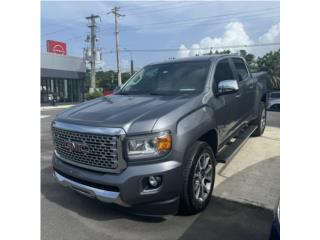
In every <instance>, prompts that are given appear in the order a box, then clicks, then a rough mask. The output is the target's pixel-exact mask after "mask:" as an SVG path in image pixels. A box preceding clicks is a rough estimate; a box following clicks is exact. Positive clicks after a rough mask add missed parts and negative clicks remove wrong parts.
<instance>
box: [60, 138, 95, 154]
mask: <svg viewBox="0 0 320 240" xmlns="http://www.w3.org/2000/svg"><path fill="white" fill-rule="evenodd" d="M63 148H65V149H67V150H69V151H70V152H77V153H88V152H89V146H88V145H87V144H84V143H76V142H71V141H65V142H64V143H63Z"/></svg>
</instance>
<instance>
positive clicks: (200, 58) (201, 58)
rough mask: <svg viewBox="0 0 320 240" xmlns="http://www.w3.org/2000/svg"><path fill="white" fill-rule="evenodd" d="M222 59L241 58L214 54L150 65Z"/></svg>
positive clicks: (234, 55)
mask: <svg viewBox="0 0 320 240" xmlns="http://www.w3.org/2000/svg"><path fill="white" fill-rule="evenodd" d="M221 57H241V56H240V55H237V54H213V55H206V56H195V57H185V58H177V59H170V60H165V61H160V62H153V63H150V64H148V65H155V64H165V63H173V62H196V61H213V60H216V59H219V58H221Z"/></svg>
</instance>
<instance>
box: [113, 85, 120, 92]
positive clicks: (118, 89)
mask: <svg viewBox="0 0 320 240" xmlns="http://www.w3.org/2000/svg"><path fill="white" fill-rule="evenodd" d="M120 88H121V86H116V87H115V88H114V89H113V90H112V93H113V94H117V93H118V92H119V91H120Z"/></svg>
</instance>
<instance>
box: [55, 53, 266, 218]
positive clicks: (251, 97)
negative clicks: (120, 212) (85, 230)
mask: <svg viewBox="0 0 320 240" xmlns="http://www.w3.org/2000/svg"><path fill="white" fill-rule="evenodd" d="M265 125H266V84H265V81H263V80H259V79H257V78H256V77H253V76H252V74H251V73H250V71H249V69H248V66H247V64H246V62H245V60H244V59H243V58H242V57H240V56H238V55H212V56H203V57H193V58H185V59H177V60H170V61H166V62H161V63H154V64H150V65H147V66H145V67H144V68H142V69H141V70H140V71H139V72H137V73H136V74H134V75H133V76H132V77H131V78H130V79H129V80H128V81H127V82H126V83H125V84H124V85H123V86H122V87H121V88H120V89H119V90H118V91H117V92H114V94H113V95H110V96H106V97H101V98H97V99H94V100H91V101H87V102H84V103H81V104H79V105H76V106H75V107H73V108H70V109H68V110H66V111H64V112H62V113H60V114H59V115H57V117H56V119H55V120H54V121H53V122H52V134H53V140H54V148H55V150H54V154H53V160H52V161H53V169H54V177H55V178H56V180H57V181H58V182H59V183H61V184H62V185H64V186H67V187H70V188H72V189H73V190H75V191H77V192H79V193H81V194H84V195H86V196H88V197H92V198H96V199H98V200H100V201H103V202H107V203H115V204H117V205H120V206H123V207H127V208H128V210H129V211H133V212H134V213H137V214H144V215H167V214H173V213H176V212H177V211H179V212H181V213H184V214H194V213H198V212H200V211H202V210H204V209H205V208H206V206H207V205H208V203H209V202H210V200H211V198H212V190H213V186H214V180H215V166H216V164H217V163H219V162H221V163H227V162H228V161H230V159H232V156H233V155H234V154H235V153H236V152H237V150H238V149H239V148H240V147H241V146H242V145H243V143H244V142H245V140H246V139H248V137H249V136H251V135H254V136H260V135H261V134H263V132H264V129H265Z"/></svg>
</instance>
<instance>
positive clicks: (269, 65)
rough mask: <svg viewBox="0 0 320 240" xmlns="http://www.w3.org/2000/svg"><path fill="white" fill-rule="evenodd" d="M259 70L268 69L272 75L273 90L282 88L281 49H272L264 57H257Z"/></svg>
mask: <svg viewBox="0 0 320 240" xmlns="http://www.w3.org/2000/svg"><path fill="white" fill-rule="evenodd" d="M257 67H258V70H259V71H266V72H267V73H268V74H269V76H270V84H269V85H271V86H270V87H271V88H272V89H273V90H280V49H279V50H278V51H270V52H268V53H266V54H265V55H264V56H263V57H259V58H258V59H257Z"/></svg>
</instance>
